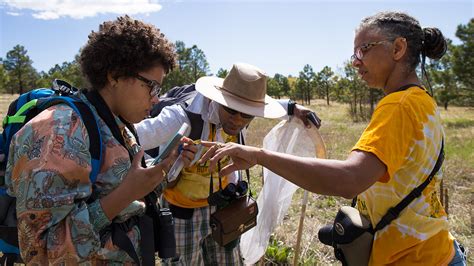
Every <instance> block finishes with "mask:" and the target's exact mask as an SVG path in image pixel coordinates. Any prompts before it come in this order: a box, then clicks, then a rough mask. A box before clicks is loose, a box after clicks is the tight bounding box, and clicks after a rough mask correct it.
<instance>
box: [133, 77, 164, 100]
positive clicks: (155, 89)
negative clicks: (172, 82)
mask: <svg viewBox="0 0 474 266" xmlns="http://www.w3.org/2000/svg"><path fill="white" fill-rule="evenodd" d="M135 78H136V79H138V80H140V81H143V82H145V83H146V86H147V87H148V88H150V97H155V96H157V95H159V94H160V92H161V84H160V83H158V82H157V81H155V80H149V79H147V78H145V77H143V76H142V75H140V74H136V75H135Z"/></svg>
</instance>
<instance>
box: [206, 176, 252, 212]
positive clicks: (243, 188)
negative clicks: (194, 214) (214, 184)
mask: <svg viewBox="0 0 474 266" xmlns="http://www.w3.org/2000/svg"><path fill="white" fill-rule="evenodd" d="M248 187H249V186H248V183H247V182H246V181H243V180H239V182H237V184H234V183H229V184H228V185H227V186H226V187H225V188H224V189H221V190H218V191H216V192H214V193H212V194H211V195H209V197H208V198H207V202H208V203H209V205H211V206H217V207H218V208H223V207H225V206H227V205H228V204H229V203H231V202H232V201H234V200H236V199H238V198H240V197H242V196H244V195H246V194H247V190H248Z"/></svg>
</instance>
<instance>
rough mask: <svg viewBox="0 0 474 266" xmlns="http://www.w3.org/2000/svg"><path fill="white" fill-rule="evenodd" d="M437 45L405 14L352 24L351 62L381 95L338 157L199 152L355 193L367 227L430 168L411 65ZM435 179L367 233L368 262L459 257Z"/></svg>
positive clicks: (424, 99) (431, 122) (428, 118)
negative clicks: (370, 239)
mask: <svg viewBox="0 0 474 266" xmlns="http://www.w3.org/2000/svg"><path fill="white" fill-rule="evenodd" d="M445 52H446V40H445V39H444V37H443V35H442V33H441V31H440V30H439V29H437V28H421V26H420V24H419V22H418V21H417V20H416V19H415V18H413V17H411V16H409V15H407V14H405V13H401V12H381V13H378V14H375V15H373V16H370V17H367V18H365V19H363V20H362V23H361V24H360V26H359V27H358V29H357V30H356V35H355V39H354V55H353V56H352V64H353V66H354V67H356V68H357V69H358V73H359V75H360V76H361V78H362V79H363V80H364V81H366V82H367V84H368V85H369V86H370V87H373V88H378V89H381V90H383V91H384V93H385V94H386V95H385V97H384V98H383V99H382V100H381V101H380V102H379V103H378V105H377V108H376V110H375V111H374V113H373V115H372V118H371V121H370V123H369V125H368V126H367V128H366V129H365V131H364V132H363V133H362V136H361V137H360V139H359V141H358V142H357V143H356V145H355V146H354V147H353V148H352V151H351V153H350V154H349V156H348V158H347V159H346V160H325V159H311V158H301V157H296V156H291V155H286V154H281V153H276V152H271V151H268V150H264V149H258V148H254V147H249V146H240V145H237V144H229V143H227V144H225V146H224V147H219V146H217V145H214V146H213V148H211V149H210V150H209V152H208V154H206V155H205V156H204V159H207V158H211V157H212V158H211V164H212V165H213V166H214V167H215V164H216V163H217V161H218V160H219V159H220V158H222V157H223V156H231V157H232V160H233V164H231V165H227V166H226V167H225V168H223V169H222V171H221V174H222V175H225V174H227V173H229V172H231V171H235V170H237V169H244V168H249V167H250V166H253V165H255V164H260V165H263V166H265V167H267V168H268V169H270V170H271V171H273V172H275V173H277V174H279V175H281V176H283V177H285V178H286V179H288V180H290V181H291V182H293V183H295V184H297V185H299V186H301V187H303V188H305V189H307V190H310V191H312V192H315V193H318V194H323V195H335V196H342V197H345V198H348V199H351V198H354V197H356V196H357V199H358V200H357V208H358V209H359V211H360V212H361V213H362V214H364V215H365V216H367V217H368V218H369V220H370V221H371V224H372V225H373V226H375V225H376V224H377V223H378V222H379V221H380V220H381V218H382V216H383V215H384V214H386V213H387V211H388V210H389V208H391V207H394V206H395V205H397V204H398V203H399V202H400V201H401V200H402V199H403V198H405V197H406V196H407V195H408V194H409V193H410V192H411V191H412V190H413V189H414V188H415V187H417V186H419V185H420V184H422V183H423V181H424V180H425V179H426V178H427V176H428V175H429V174H430V172H431V171H432V170H433V169H434V168H435V164H436V161H437V158H438V155H439V154H440V150H441V149H442V146H443V145H442V141H443V128H442V123H441V118H440V115H439V112H438V110H437V106H436V102H435V100H434V99H433V98H432V97H431V95H430V94H429V93H428V91H427V90H426V89H425V87H424V86H423V85H422V83H421V80H420V79H419V78H418V76H417V72H416V67H417V66H418V65H419V63H420V60H421V68H422V70H423V72H424V61H425V57H426V56H428V57H429V58H434V59H439V58H441V57H442V56H443V55H444V53H445ZM206 145H208V146H212V145H213V144H212V143H208V144H206ZM441 179H442V172H441V171H438V172H437V174H436V175H435V177H434V179H433V180H432V181H431V182H430V183H429V184H428V186H427V187H426V188H425V189H424V190H423V192H422V194H421V196H420V197H418V198H416V199H415V200H414V201H412V202H411V203H410V204H409V205H408V206H407V207H406V208H404V209H403V211H402V212H401V213H400V215H399V216H398V217H397V218H395V219H394V220H392V221H391V222H390V223H389V224H388V225H387V226H385V227H384V228H383V229H381V230H379V231H377V232H376V233H375V236H374V242H373V245H372V250H371V253H370V262H369V264H370V265H386V264H396V265H413V264H418V265H420V264H423V265H446V264H448V263H449V264H456V265H463V264H465V258H463V254H462V251H461V249H460V247H459V245H458V244H457V242H456V241H455V240H454V239H453V236H452V235H451V234H450V233H449V231H448V221H447V217H446V213H445V211H444V209H443V206H442V205H441V202H440V200H439V195H438V193H437V190H438V188H439V183H440V181H441Z"/></svg>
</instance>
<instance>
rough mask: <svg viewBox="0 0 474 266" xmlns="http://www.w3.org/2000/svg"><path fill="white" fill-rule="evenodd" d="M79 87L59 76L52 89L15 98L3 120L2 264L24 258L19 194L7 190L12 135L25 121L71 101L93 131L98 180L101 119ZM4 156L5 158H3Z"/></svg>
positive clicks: (94, 172)
mask: <svg viewBox="0 0 474 266" xmlns="http://www.w3.org/2000/svg"><path fill="white" fill-rule="evenodd" d="M77 93H78V90H77V89H76V88H74V87H73V86H71V85H70V84H68V83H67V82H64V81H61V80H55V81H54V82H53V86H52V88H51V89H45V88H42V89H35V90H32V91H29V92H26V93H24V94H22V95H20V96H19V97H18V98H17V99H16V100H14V101H13V102H12V103H11V104H10V106H9V108H8V113H7V114H6V116H5V118H4V120H3V132H2V134H1V136H0V252H1V253H2V255H1V257H0V265H4V264H6V265H13V263H15V262H21V257H20V251H19V248H18V229H17V219H16V206H15V202H16V200H15V198H13V197H10V196H9V195H8V194H7V193H6V187H5V168H6V165H7V160H8V153H9V149H10V142H11V140H12V137H13V136H14V135H15V133H16V132H18V130H20V128H21V127H23V125H25V124H26V123H27V122H28V121H30V120H31V119H32V118H33V117H35V116H36V115H38V114H39V113H41V112H42V111H43V110H45V109H47V108H49V107H51V106H53V105H56V104H67V105H68V106H70V107H71V108H72V109H73V110H74V111H75V112H76V113H77V114H79V116H80V118H81V119H82V121H83V122H84V125H85V126H86V129H87V133H88V135H89V140H90V145H89V152H90V154H91V157H92V162H91V164H92V171H91V173H90V175H89V178H90V180H91V182H92V183H94V182H95V180H96V178H97V174H98V173H99V168H100V165H101V158H102V150H103V147H102V140H101V136H100V131H99V127H98V124H97V119H96V117H95V115H94V113H93V112H92V111H91V109H90V107H89V106H88V105H87V104H85V103H84V102H83V101H82V100H81V99H80V98H79V97H77ZM2 157H3V159H2Z"/></svg>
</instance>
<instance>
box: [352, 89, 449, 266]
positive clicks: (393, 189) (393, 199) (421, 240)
mask: <svg viewBox="0 0 474 266" xmlns="http://www.w3.org/2000/svg"><path fill="white" fill-rule="evenodd" d="M442 138H443V129H442V126H441V119H440V116H439V112H438V111H437V106H436V103H435V102H434V100H433V99H432V98H431V97H430V96H429V95H428V94H427V93H426V91H425V90H422V89H420V88H418V87H411V88H409V89H407V90H405V91H400V92H394V93H391V94H389V95H387V96H385V97H384V98H383V99H382V100H381V101H380V103H379V104H378V105H377V108H376V110H375V111H374V114H373V116H372V119H371V121H370V123H369V125H368V126H367V128H366V129H365V131H364V133H363V134H362V136H361V138H360V139H359V141H358V142H357V144H356V145H355V146H354V148H353V150H361V151H366V152H370V153H372V154H374V155H376V156H377V158H379V159H380V160H381V161H382V162H383V163H384V164H385V165H386V166H387V173H386V174H385V175H384V176H383V177H382V178H381V179H380V180H378V182H376V183H375V184H373V185H372V186H371V187H370V188H369V189H367V190H366V191H364V192H363V193H361V194H360V195H359V196H358V202H357V207H358V209H359V211H361V213H362V214H364V215H367V216H368V217H369V219H370V220H371V223H372V225H373V226H375V225H376V224H377V223H378V222H379V221H380V219H381V218H382V216H383V215H385V213H386V212H387V210H388V208H390V207H393V206H395V205H397V204H398V203H399V202H400V201H401V200H402V199H403V198H404V197H405V196H406V195H408V194H409V193H410V192H411V191H412V190H413V188H415V187H416V186H418V185H420V184H421V183H422V182H423V181H424V180H425V179H426V178H427V176H428V175H429V174H430V173H431V171H432V170H433V168H434V165H435V163H436V160H437V159H438V155H439V151H440V148H441V140H442ZM441 178H442V172H441V171H439V172H438V173H437V174H436V176H435V178H434V179H433V180H432V181H431V183H430V184H429V185H428V186H427V187H426V188H425V189H424V190H423V193H422V195H421V196H420V197H419V198H416V199H415V200H414V201H413V202H411V204H410V205H408V206H407V207H406V208H405V209H404V210H403V211H402V212H401V214H400V216H399V217H398V218H397V219H395V220H394V221H392V222H391V223H390V224H389V225H388V226H386V227H385V228H383V229H382V230H380V231H378V232H377V233H376V235H375V238H374V243H373V246H372V254H371V258H370V264H371V265H385V264H398V265H412V264H423V265H442V264H447V263H449V261H450V260H451V259H452V257H453V255H454V248H453V237H452V236H451V235H450V233H449V232H448V221H447V216H446V213H445V211H444V208H443V206H442V205H441V202H440V200H439V196H438V191H437V188H438V187H439V183H440V181H441Z"/></svg>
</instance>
